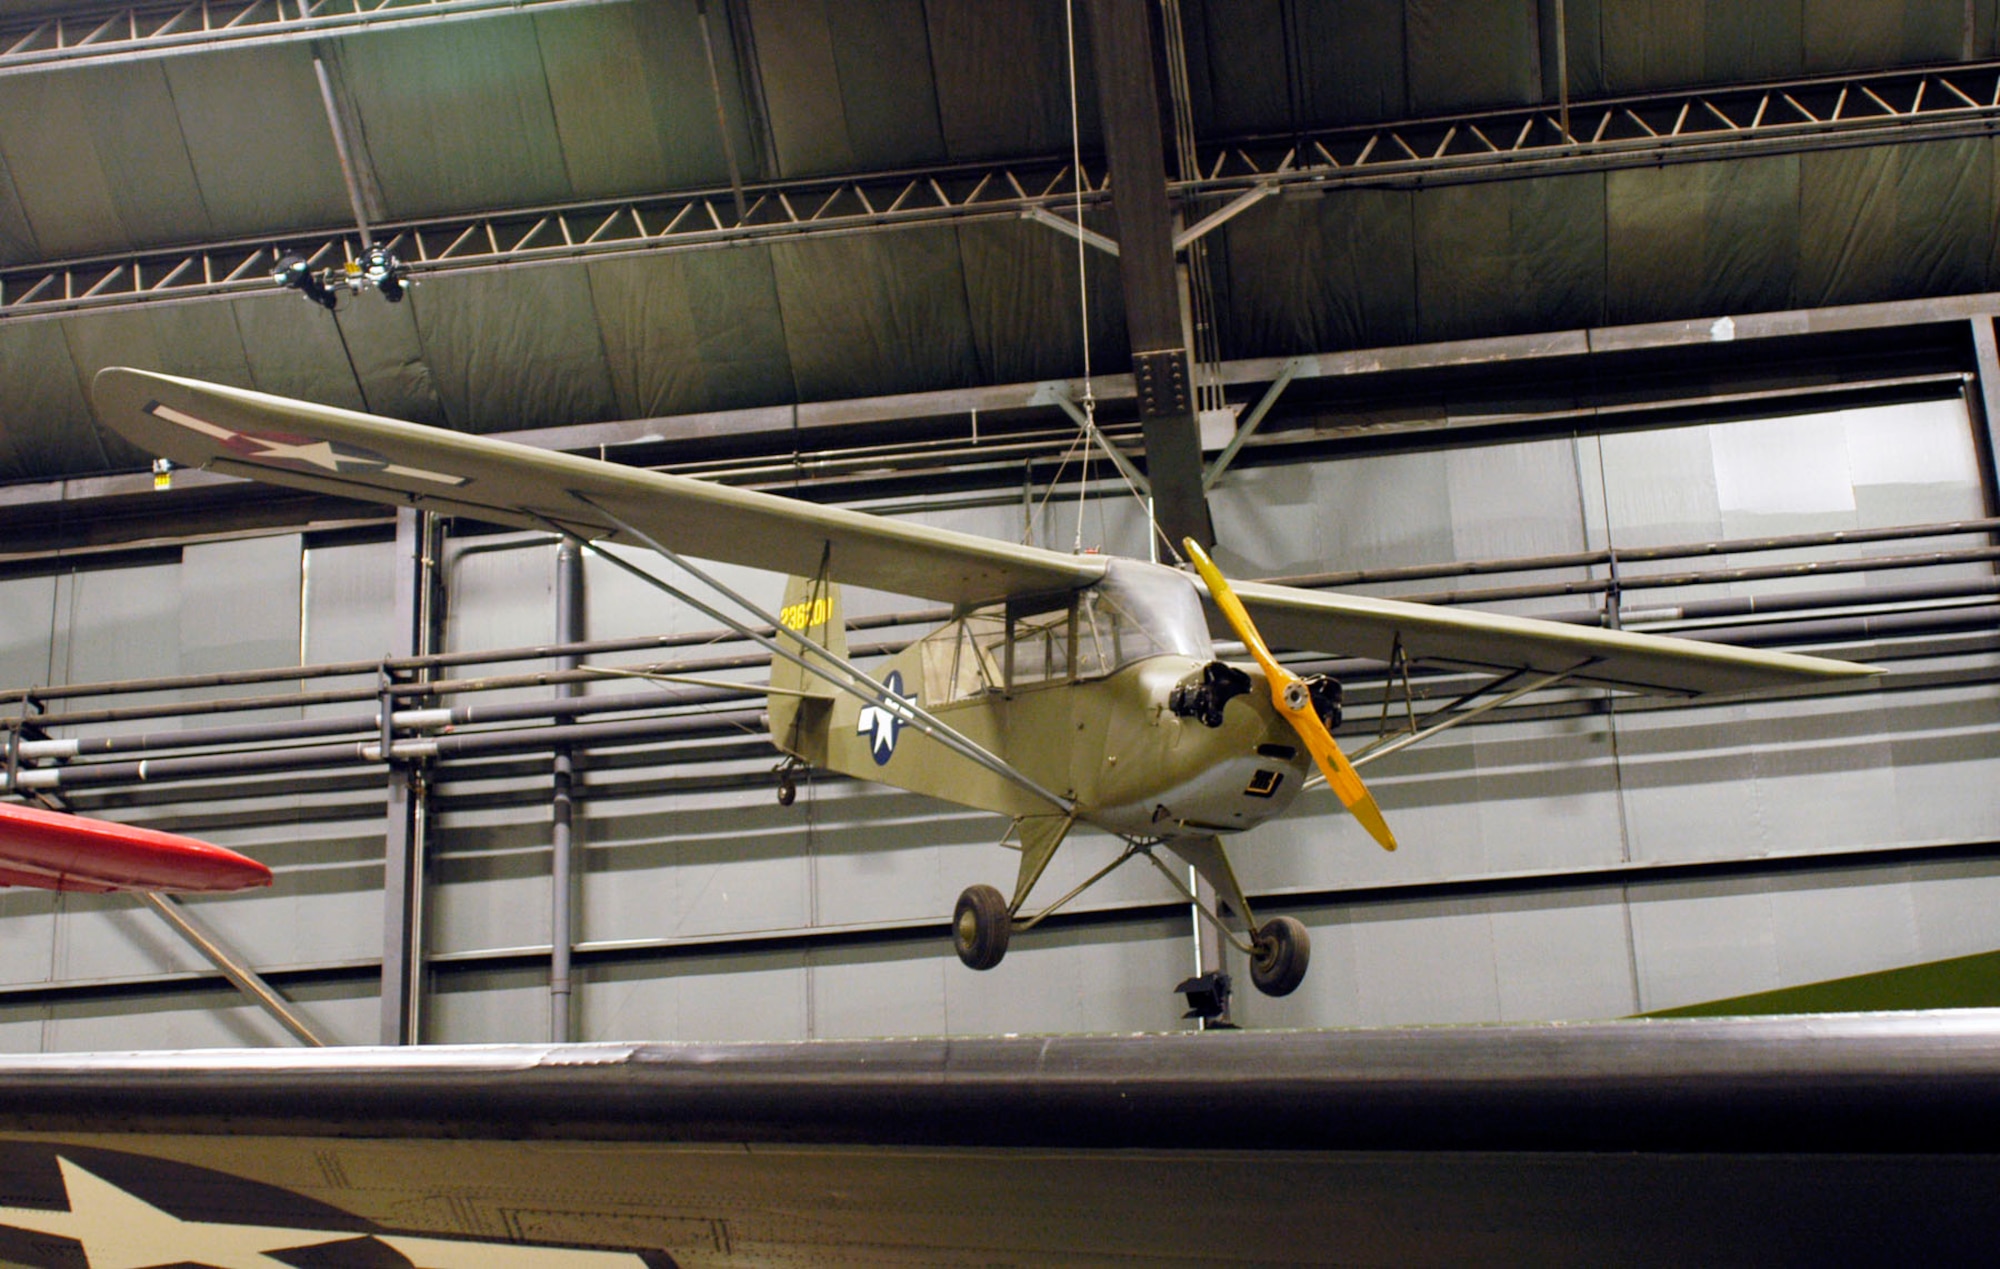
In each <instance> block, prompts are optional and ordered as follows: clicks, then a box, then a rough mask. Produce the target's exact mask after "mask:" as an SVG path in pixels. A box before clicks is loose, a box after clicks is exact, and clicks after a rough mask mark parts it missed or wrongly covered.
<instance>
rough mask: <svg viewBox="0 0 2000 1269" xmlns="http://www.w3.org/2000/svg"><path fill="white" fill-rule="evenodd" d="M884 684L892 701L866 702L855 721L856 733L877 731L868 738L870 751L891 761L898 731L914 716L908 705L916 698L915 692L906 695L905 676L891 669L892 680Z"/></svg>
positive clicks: (862, 734) (890, 678) (882, 759)
mask: <svg viewBox="0 0 2000 1269" xmlns="http://www.w3.org/2000/svg"><path fill="white" fill-rule="evenodd" d="M882 686H883V687H884V688H885V689H886V690H887V692H888V698H889V702H890V703H889V704H886V705H864V706H862V708H861V715H860V717H858V718H856V719H855V720H854V734H855V735H857V736H868V735H869V733H871V732H872V733H874V734H873V735H872V736H870V737H869V741H868V750H869V752H870V753H871V754H873V755H874V757H875V761H876V762H878V763H880V762H886V761H888V758H889V755H890V754H892V753H894V752H896V734H897V732H899V731H900V730H901V729H902V726H903V724H904V723H907V722H909V721H910V719H911V718H912V717H913V715H912V714H911V713H910V710H909V708H908V706H909V705H911V704H914V703H915V702H916V699H917V694H916V693H915V692H911V693H909V694H907V695H905V694H904V692H903V676H902V675H901V674H900V673H898V672H896V671H894V670H891V671H890V672H889V679H888V681H887V682H886V683H884V684H883V685H882Z"/></svg>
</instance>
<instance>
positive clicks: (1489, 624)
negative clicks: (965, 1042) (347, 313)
mask: <svg viewBox="0 0 2000 1269" xmlns="http://www.w3.org/2000/svg"><path fill="white" fill-rule="evenodd" d="M94 396H95V398H96V403H97V409H98V414H99V417H100V418H101V419H102V420H103V422H104V423H105V425H106V426H108V427H110V428H112V429H113V430H115V431H117V432H119V433H120V434H122V435H123V436H125V437H126V438H127V439H129V440H131V441H132V442H133V443H134V444H136V445H138V446H139V447H140V448H142V449H144V450H147V451H148V452H151V453H154V454H159V455H161V456H163V457H166V458H169V459H171V460H173V461H174V462H176V463H179V464H181V465H182V466H186V467H205V468H207V469H209V470H211V471H216V472H222V473H225V474H228V475H235V476H244V477H248V478H250V479H254V480H260V481H264V482H267V483H270V484H278V485H289V486H292V487H295V488H300V489H308V490H313V491H316V492H320V493H329V494H336V495H340V496H345V497H351V498H360V499H364V500H368V501H375V502H394V503H402V504H406V505H410V506H418V507H423V508H425V509H427V510H431V511H436V512H441V513H444V514H449V515H464V516H472V517H475V518H477V519H482V520H490V521H493V522H496V523H500V524H510V525H518V526H521V527H524V528H547V527H549V525H551V524H556V525H560V526H562V527H563V528H565V529H568V530H570V531H572V532H575V533H577V534H579V535H580V536H584V537H588V538H594V539H599V540H610V541H620V540H624V541H628V542H629V541H632V536H631V535H630V534H627V533H625V532H624V530H622V529H621V528H620V522H622V523H623V524H625V525H629V526H630V527H631V528H633V529H636V530H638V531H639V532H640V533H643V534H645V535H647V536H650V537H652V538H655V539H657V540H658V541H659V542H660V543H662V544H663V545H666V546H668V547H670V548H671V549H673V550H674V551H677V552H681V553H684V554H687V555H690V556H694V557H696V558H700V559H709V560H719V561H723V562H726V563H733V564H742V565H747V566H750V567H753V568H763V569H770V570H773V571H777V572H785V573H791V574H793V575H795V576H806V577H810V576H815V575H817V574H819V572H820V571H821V568H822V565H824V567H825V570H826V573H827V575H828V576H829V577H830V578H831V579H832V580H834V581H839V582H848V583H852V584H855V585H860V586H868V587H873V588H875V589H878V590H886V591H891V592H894V593H897V594H904V595H914V596H919V597H921V598H925V599H931V600H937V601H942V602H947V603H955V604H973V603H984V602H991V601H993V600H997V599H1001V598H1005V597H1009V596H1018V595H1030V594H1049V593H1057V592H1061V591H1066V590H1077V589H1081V588H1083V587H1086V586H1090V585H1092V584H1093V583H1095V582H1097V581H1098V580H1099V579H1100V578H1102V577H1103V575H1104V570H1105V561H1104V560H1103V559H1102V558H1100V557H1095V556H1073V555H1065V554H1062V553H1060V552H1056V551H1048V550H1043V549H1041V548H1038V547H1032V546H1022V545H1017V544H1014V543H1009V542H1001V541H997V540H994V539H990V538H982V537H977V536H974V535H971V534H965V533H955V532H952V531H950V530H946V529H937V528H930V527H927V526H923V525H913V524H907V523H902V522H898V521H895V520H891V519H888V518H886V517H881V516H871V515H865V514H862V513H859V512H853V511H847V510H843V509H841V508H837V507H821V506H816V505H814V504H812V503H807V502H802V501H799V500H796V499H791V498H781V497H776V496H773V495H770V494H764V493H758V492H756V491H754V490H746V489H734V488H730V487H728V486H725V485H716V484H710V483H708V482H706V481H700V480H691V479H688V478H686V477H681V476H672V475H667V474H665V473H662V472H654V471H647V470H645V469H643V468H634V467H621V466H619V465H617V464H614V463H606V462H600V461H598V460H595V459H589V458H578V457H575V456H572V455H568V454H560V453H554V452H551V451H548V450H540V449H534V448H531V447H529V446H525V445H517V444H514V443H512V442H508V441H499V440H493V439H491V438H487V437H478V436H467V435H463V434H461V433H457V432H452V431H447V430H443V429H439V428H431V427H421V426H418V425H415V424H410V423H400V422H396V421H394V420H390V419H382V418H376V417H374V416H372V415H367V414H360V413H356V412H354V411H352V410H340V409H334V408H332V407H329V406H320V405H312V404H310V403H307V402H302V401H293V400H288V399H286V398H283V397H275V396H269V395H266V394H264V393H261V392H251V391H247V390H245V389H241V388H228V387H223V386H220V385H217V384H210V383H202V382H199V381H197V380H192V379H179V378H174V377H172V376H169V375H161V374H153V373H151V372H148V371H142V370H128V369H123V368H118V367H113V368H110V369H107V370H104V371H101V372H100V373H99V374H98V376H97V380H96V384H95V386H94ZM1195 584H1197V585H1199V583H1195ZM1235 589H1236V592H1237V594H1238V596H1239V597H1240V598H1241V599H1242V600H1243V603H1244V605H1245V606H1246V607H1247V608H1248V609H1249V610H1250V613H1251V615H1252V616H1253V617H1254V619H1255V620H1256V622H1257V624H1258V626H1259V627H1261V628H1262V629H1263V630H1264V631H1265V632H1266V634H1267V635H1268V636H1269V640H1270V642H1271V643H1272V644H1273V645H1276V646H1280V647H1289V648H1297V649H1310V650H1314V651H1320V652H1327V653H1338V654H1347V655H1357V656H1373V657H1381V658H1387V657H1388V656H1389V655H1390V654H1391V650H1392V648H1394V647H1395V646H1396V645H1397V643H1398V642H1399V641H1400V643H1401V646H1402V648H1403V651H1404V652H1405V653H1406V654H1407V655H1408V656H1409V657H1410V658H1411V659H1412V660H1421V661H1427V662H1433V663H1446V664H1454V665H1462V666H1468V667H1476V668H1479V669H1484V670H1490V671H1494V672H1498V673H1503V674H1504V673H1511V672H1513V671H1517V670H1528V671H1539V672H1543V673H1551V674H1553V673H1559V672H1569V675H1570V678H1571V679H1572V680H1580V681H1588V682H1595V683H1605V684H1611V685H1614V686H1619V687H1629V688H1634V689H1638V690H1644V691H1662V692H1676V693H1706V692H1736V691H1744V690H1750V689H1756V688H1769V687H1782V686H1788V685H1797V684H1804V683H1811V682H1816V681H1823V680H1827V679H1840V678H1849V677H1853V676H1857V675H1866V674H1872V673H1875V672H1876V671H1874V670H1873V669H1871V668H1869V667H1867V666H1857V665H1852V664H1849V663H1847V662H1843V661H1831V660H1826V659H1824V658H1818V657H1805V656H1796V655H1792V654H1788V653H1782V652H1763V651H1755V650H1749V649H1741V648H1730V647H1723V646H1719V645H1715V644H1707V643H1695V642H1691V641H1687V640H1681V639H1667V638H1660V637H1657V636H1648V635H1639V634H1630V633H1624V632H1620V631H1614V630H1594V629H1589V628H1585V627H1579V626H1569V625H1562V624H1558V623H1555V622H1547V621H1537V620H1534V619H1532V618H1526V617H1510V616H1504V615H1500V614H1496V613H1488V612H1473V611H1468V610H1461V609H1451V608H1441V607H1433V606H1431V605H1426V604H1411V603H1403V602H1398V601H1396V600H1391V599H1376V598H1373V597H1369V596H1362V595H1352V594H1342V593H1335V592H1326V591H1309V590H1299V589H1296V588H1292V587H1286V586H1271V585H1259V584H1254V583H1248V582H1246V583H1242V584H1240V585H1238V586H1236V588H1235Z"/></svg>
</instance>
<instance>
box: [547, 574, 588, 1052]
mask: <svg viewBox="0 0 2000 1269" xmlns="http://www.w3.org/2000/svg"><path fill="white" fill-rule="evenodd" d="M582 639H583V550H582V548H580V547H578V546H577V544H576V543H575V542H572V541H570V540H569V539H567V538H565V539H564V540H563V541H562V542H561V543H559V544H558V545H557V546H556V641H557V642H558V643H566V644H571V643H579V642H581V641H582ZM579 661H580V658H578V657H576V656H574V655H564V656H562V657H561V658H559V659H558V660H557V663H556V664H557V666H558V668H560V669H564V670H574V669H576V667H577V665H578V663H579ZM576 692H577V685H576V684H574V683H562V684H558V685H557V687H556V695H557V696H558V697H569V696H574V695H576ZM573 719H574V715H569V714H558V715H556V721H557V723H558V724H562V723H568V722H571V721H573ZM554 762H555V775H554V779H555V789H554V793H553V795H552V800H551V809H552V820H553V823H552V827H551V830H550V847H551V851H552V858H551V861H550V864H549V949H550V950H549V1039H550V1040H551V1041H553V1042H554V1043H557V1044H562V1043H564V1042H566V1041H568V1040H569V1039H570V1038H571V1035H570V950H571V947H572V945H573V944H574V942H575V938H574V936H573V935H572V934H571V931H570V914H571V911H572V909H573V907H574V905H575V902H576V896H575V889H576V883H575V880H574V875H575V870H574V868H573V866H572V858H573V855H572V843H573V840H574V839H573V835H572V834H573V820H574V817H575V814H576V807H575V801H574V799H573V798H572V797H571V795H570V792H571V790H570V786H571V782H572V780H573V779H574V778H575V765H574V758H573V756H572V753H571V750H570V747H569V746H568V745H563V746H560V747H558V748H557V749H556V751H555V759H554Z"/></svg>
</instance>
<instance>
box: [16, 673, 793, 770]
mask: <svg viewBox="0 0 2000 1269" xmlns="http://www.w3.org/2000/svg"><path fill="white" fill-rule="evenodd" d="M763 694H764V693H763V691H762V689H761V688H759V687H744V688H743V689H741V690H740V691H732V690H730V689H727V688H720V687H673V688H664V689H659V690H655V691H651V692H624V693H620V694H618V695H616V696H590V697H572V698H569V699H568V700H566V701H565V702H564V703H563V704H562V705H560V706H558V705H557V704H556V703H555V702H552V701H505V702H501V703H499V704H491V705H484V704H474V705H458V706H454V707H452V708H450V709H399V710H396V711H394V712H393V713H392V714H390V716H389V717H390V721H391V724H392V725H393V726H394V727H395V728H396V729H397V730H399V731H434V730H438V729H441V728H450V727H465V726H469V725H473V724H478V723H500V722H519V721H522V720H525V719H531V718H551V717H554V716H555V715H556V714H558V713H560V714H563V715H565V716H570V715H577V714H613V713H618V712H621V711H625V710H642V709H646V710H658V709H670V708H675V707H679V706H686V705H713V704H718V703H720V702H722V701H733V700H739V699H741V698H742V697H744V696H746V695H750V696H762V695H763ZM381 727H382V720H381V716H380V715H379V714H348V715H343V716H341V717H339V718H308V719H300V720H298V721H295V722H283V723H249V724H245V725H243V726H240V727H197V728H190V729H188V730H186V731H152V732H138V733H131V734H127V735H122V736H86V737H81V738H76V737H72V738H70V739H67V740H23V741H22V742H21V746H20V753H21V760H22V761H24V762H39V761H47V760H51V759H69V758H94V757H101V756H105V755H109V754H117V753H150V752H158V751H160V750H167V749H205V748H208V747H210V746H212V745H238V744H264V743H285V742H290V741H298V740H310V739H313V738H316V737H320V736H345V735H363V734H367V735H373V734H377V733H379V732H380V731H381Z"/></svg>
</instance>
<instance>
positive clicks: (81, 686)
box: [0, 608, 951, 726]
mask: <svg viewBox="0 0 2000 1269" xmlns="http://www.w3.org/2000/svg"><path fill="white" fill-rule="evenodd" d="M949 616H951V609H949V608H924V609H919V610H916V611H913V612H901V613H883V614H881V615H878V616H873V617H856V618H854V619H853V620H851V621H849V622H848V623H847V628H848V629H850V630H881V629H886V628H889V627H893V626H905V625H923V624H926V623H935V622H939V621H943V620H945V619H946V618H947V617H949ZM763 633H765V634H772V633H774V632H773V631H771V630H770V629H769V628H768V627H765V628H763ZM733 639H734V635H733V634H732V632H730V631H727V630H694V631H689V632H687V633H683V634H662V635H637V636H632V637H628V638H623V639H598V640H592V641H588V642H584V643H576V644H560V643H538V644H530V645H527V646H524V647H518V648H489V649H483V650H480V651H471V652H441V653H433V654H431V655H429V656H411V657H386V658H383V659H381V660H376V661H336V662H329V663H326V664H322V665H279V666H271V667H269V668H266V669H258V670H221V671H217V672H215V673H213V674H181V675H174V676H171V677H166V678H156V679H115V680H108V681H106V682H102V683H60V684H54V685H52V686H49V687H38V688H36V689H35V699H36V700H38V701H58V700H68V699H73V698H75V697H79V696H117V695H122V694H125V693H128V692H175V691H186V690H191V689H195V688H212V687H246V686H248V685H250V684H253V683H284V682H290V681H293V680H297V679H322V678H342V677H353V676H359V675H364V674H365V675H368V676H369V677H370V678H373V677H374V676H375V675H377V674H379V673H381V672H382V671H384V670H387V671H388V672H389V673H390V674H391V675H402V674H411V673H415V672H416V671H418V670H426V669H449V668H451V667H454V666H461V665H490V664H494V663H497V662H502V661H554V660H559V659H561V658H562V657H565V656H579V657H584V656H598V655H603V654H609V653H613V652H644V651H647V650H649V649H653V648H682V647H694V646H700V645H702V644H709V643H715V642H717V641H719V640H733ZM375 694H376V692H375V689H374V688H373V687H370V688H369V689H368V690H367V691H366V692H364V693H362V694H361V695H359V696H350V697H346V698H343V699H348V700H373V699H374V697H375ZM0 695H6V696H19V695H20V691H19V689H8V690H7V691H5V692H4V693H0ZM282 699H283V703H285V704H287V705H290V704H297V703H298V702H299V701H300V699H301V698H300V697H297V696H287V697H284V698H282ZM63 717H64V720H65V721H71V720H73V717H74V716H72V715H64V716H63ZM18 721H19V720H18V719H16V718H13V717H0V725H4V726H13V725H15V724H16V723H17V722H18Z"/></svg>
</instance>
